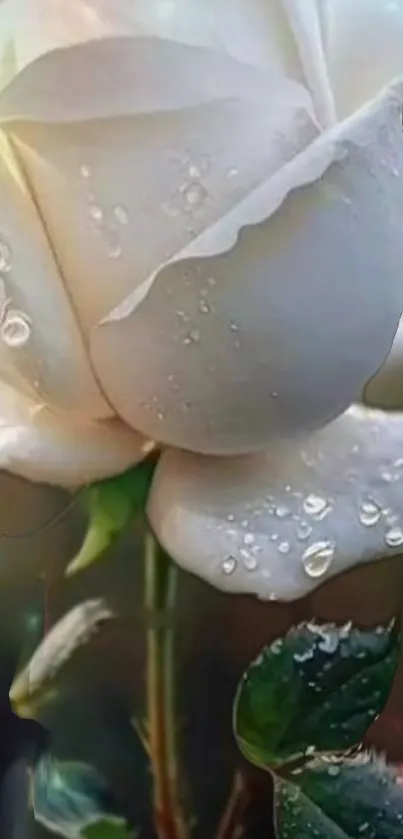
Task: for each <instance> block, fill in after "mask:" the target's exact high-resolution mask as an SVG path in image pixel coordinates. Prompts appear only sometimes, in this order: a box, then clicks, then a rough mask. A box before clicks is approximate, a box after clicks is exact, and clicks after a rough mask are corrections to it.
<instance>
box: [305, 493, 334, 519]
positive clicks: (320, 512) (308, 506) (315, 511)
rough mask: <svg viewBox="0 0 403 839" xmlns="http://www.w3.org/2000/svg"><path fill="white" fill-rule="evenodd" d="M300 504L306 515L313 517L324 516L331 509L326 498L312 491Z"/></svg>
mask: <svg viewBox="0 0 403 839" xmlns="http://www.w3.org/2000/svg"><path fill="white" fill-rule="evenodd" d="M302 506H303V508H304V511H305V513H306V514H307V515H308V516H314V517H315V518H324V517H325V516H326V515H327V514H328V513H329V512H330V510H331V507H330V505H329V502H328V500H327V499H326V498H322V497H321V496H320V495H315V494H314V493H310V495H308V496H307V497H306V498H305V500H304V502H303V505H302Z"/></svg>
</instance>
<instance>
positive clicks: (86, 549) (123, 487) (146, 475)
mask: <svg viewBox="0 0 403 839" xmlns="http://www.w3.org/2000/svg"><path fill="white" fill-rule="evenodd" d="M154 469H155V461H154V460H151V459H148V460H145V461H143V462H142V463H140V464H139V465H138V466H136V467H134V469H130V470H129V471H128V472H124V473H123V475H117V476H116V477H115V478H110V479H108V480H106V481H100V482H99V483H96V484H92V486H90V487H89V488H88V489H87V491H86V504H87V508H88V514H89V522H88V529H87V533H86V535H85V538H84V542H83V545H82V547H81V549H80V551H79V553H78V554H77V556H76V557H75V558H74V559H73V561H72V562H71V563H70V565H69V566H68V568H67V571H66V574H67V575H72V574H75V573H77V572H78V571H82V570H83V569H84V568H87V566H88V565H91V563H93V562H95V560H97V559H98V558H99V556H101V554H102V553H103V552H104V551H105V550H106V549H107V548H108V547H109V546H110V545H111V543H112V542H113V540H114V539H116V537H117V536H119V535H120V534H121V533H122V531H123V530H124V529H125V528H126V527H127V526H128V525H129V524H130V522H131V521H132V520H133V518H134V516H135V515H136V513H138V512H142V511H143V510H144V507H145V505H146V501H147V496H148V491H149V488H150V484H151V480H152V476H153V474H154Z"/></svg>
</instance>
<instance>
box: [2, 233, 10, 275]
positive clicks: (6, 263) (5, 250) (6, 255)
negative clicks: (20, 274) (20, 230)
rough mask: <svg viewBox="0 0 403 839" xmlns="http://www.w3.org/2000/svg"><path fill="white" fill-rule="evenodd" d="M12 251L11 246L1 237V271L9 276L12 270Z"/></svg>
mask: <svg viewBox="0 0 403 839" xmlns="http://www.w3.org/2000/svg"><path fill="white" fill-rule="evenodd" d="M11 260H12V251H11V248H10V245H9V244H8V242H7V241H6V239H5V238H4V237H3V236H0V271H2V273H3V274H7V273H8V272H9V271H11V268H12V263H11Z"/></svg>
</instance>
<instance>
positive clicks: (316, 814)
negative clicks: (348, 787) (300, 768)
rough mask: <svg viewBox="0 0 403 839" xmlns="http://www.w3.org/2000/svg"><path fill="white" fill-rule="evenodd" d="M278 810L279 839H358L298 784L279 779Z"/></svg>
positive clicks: (277, 788) (277, 785) (277, 790)
mask: <svg viewBox="0 0 403 839" xmlns="http://www.w3.org/2000/svg"><path fill="white" fill-rule="evenodd" d="M276 810H277V812H276V817H277V818H276V822H277V824H276V827H277V836H278V839H313V837H315V839H356V837H355V836H354V837H353V836H349V835H348V834H347V833H345V832H344V831H343V830H341V828H340V827H338V826H337V825H336V824H334V822H332V821H331V820H330V819H329V818H328V817H327V816H326V814H325V813H323V812H322V811H321V809H320V808H319V807H316V805H315V804H314V803H313V802H312V801H310V800H309V798H306V796H305V795H304V794H303V793H302V792H301V790H300V789H298V787H296V786H294V784H288V783H286V782H284V781H280V780H279V779H276ZM363 839H365V837H363Z"/></svg>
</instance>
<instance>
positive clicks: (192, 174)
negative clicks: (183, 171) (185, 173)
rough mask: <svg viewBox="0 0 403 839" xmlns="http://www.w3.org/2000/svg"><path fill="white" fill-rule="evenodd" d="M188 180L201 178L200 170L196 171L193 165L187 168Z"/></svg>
mask: <svg viewBox="0 0 403 839" xmlns="http://www.w3.org/2000/svg"><path fill="white" fill-rule="evenodd" d="M189 178H201V172H200V169H198V168H197V166H195V165H194V164H193V165H192V166H189Z"/></svg>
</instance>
